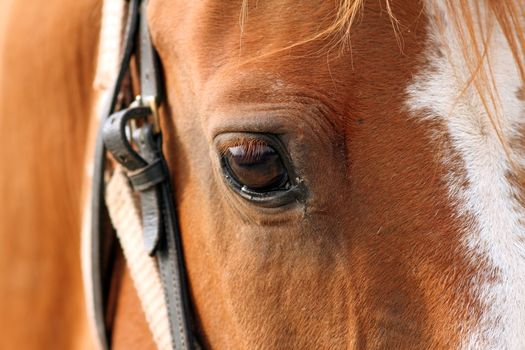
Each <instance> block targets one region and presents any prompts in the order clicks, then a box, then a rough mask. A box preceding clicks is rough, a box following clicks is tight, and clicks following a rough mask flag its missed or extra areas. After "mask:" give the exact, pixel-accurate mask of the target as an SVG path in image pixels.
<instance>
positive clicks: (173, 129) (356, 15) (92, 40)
mask: <svg viewBox="0 0 525 350" xmlns="http://www.w3.org/2000/svg"><path fill="white" fill-rule="evenodd" d="M1 6H2V10H4V11H0V13H2V15H1V16H3V17H2V20H1V21H0V23H1V26H2V30H1V31H0V32H1V33H2V34H1V36H0V45H1V48H2V51H1V52H2V61H1V64H0V86H1V88H0V96H1V102H0V106H1V107H0V108H1V112H2V113H0V132H1V133H2V136H1V137H0V140H1V141H0V142H1V143H2V147H0V150H1V151H0V152H1V153H0V154H1V159H2V163H3V164H6V166H4V167H3V169H2V171H1V172H0V181H1V186H0V193H1V198H2V203H3V204H2V209H3V210H2V211H1V214H0V215H1V219H0V225H1V226H0V232H1V235H0V240H1V241H0V242H1V243H0V249H1V253H0V256H1V259H2V264H1V265H0V268H1V269H2V280H1V281H2V282H1V284H0V285H1V289H0V290H1V291H2V294H1V295H2V298H1V303H2V318H1V320H2V321H0V322H1V323H0V324H1V328H2V329H3V331H4V332H3V333H4V336H3V337H2V339H1V340H0V346H1V347H2V348H11V347H14V346H17V347H22V348H33V347H36V346H46V347H47V346H49V347H51V346H52V347H54V348H91V347H94V346H96V340H95V338H94V337H93V336H92V335H91V333H90V332H91V331H90V327H92V326H90V322H89V317H88V313H87V312H86V311H85V309H86V302H85V301H84V298H85V295H84V294H85V292H83V287H82V281H81V278H80V275H81V272H80V270H81V266H80V265H81V264H80V248H79V247H80V231H81V226H82V212H83V204H82V203H84V201H85V197H86V196H87V194H86V193H88V192H89V188H88V187H87V186H86V183H88V182H89V178H90V174H91V172H92V169H90V167H89V166H86V165H87V164H90V160H91V156H92V148H93V142H94V135H95V131H96V129H97V123H98V121H97V119H96V118H95V117H93V115H94V114H95V112H96V110H97V103H98V102H97V101H99V99H100V94H99V93H98V92H97V91H96V89H95V88H94V87H93V86H94V85H93V81H94V80H95V75H96V61H97V54H100V53H97V43H98V40H99V30H100V13H101V6H102V4H101V1H100V0H82V1H80V0H79V1H75V2H66V1H58V0H57V1H54V2H46V3H41V4H40V3H38V4H33V5H31V6H28V5H27V4H25V5H22V4H21V3H16V2H14V1H5V2H4V3H2V5H1ZM147 20H148V23H149V31H150V33H151V38H152V41H153V45H154V47H155V49H156V51H157V53H158V56H159V62H160V64H161V66H162V76H163V79H162V82H163V85H164V91H165V93H166V96H165V98H164V100H163V103H162V106H161V129H162V134H163V138H164V140H163V141H164V143H163V149H164V153H165V157H166V161H167V163H168V167H169V169H170V174H171V183H172V185H173V188H174V198H173V199H174V202H175V203H176V206H177V214H178V217H179V226H180V231H181V238H182V247H183V251H184V261H185V266H186V277H187V281H188V285H189V291H190V297H191V302H192V309H193V314H194V316H195V324H194V329H193V331H194V332H195V334H196V336H197V338H198V340H199V342H200V344H201V345H202V347H203V348H212V349H245V348H246V349H295V348H305V349H310V348H312V349H313V348H315V349H328V348H330V349H339V348H372V349H375V348H386V349H412V348H413V349H422V348H432V349H433V348H446V349H449V348H467V349H473V348H475V349H479V348H483V349H521V348H524V347H525V337H524V336H523V330H524V329H525V297H524V295H525V277H524V276H523V274H522V273H521V271H524V270H525V253H524V252H525V251H524V241H523V237H524V234H525V221H524V220H523V219H524V214H525V211H524V209H525V208H524V199H523V198H524V197H523V195H524V193H523V179H524V175H523V165H524V164H523V159H524V152H525V150H524V148H523V141H522V137H523V135H522V132H523V116H524V114H525V103H524V101H525V92H524V91H525V90H524V88H523V84H524V81H525V35H524V32H525V5H524V4H523V3H522V2H520V1H519V0H500V1H495V0H480V1H473V0H459V1H452V0H439V1H429V0H421V1H406V0H381V1H368V0H339V1H320V0H307V1H301V2H297V1H290V0H266V1H253V0H252V1H249V0H235V1H227V2H226V1H217V0H205V1H191V2H189V1H165V0H150V2H149V4H148V13H147ZM291 188H299V190H298V191H296V192H294V193H292V194H291V195H290V192H289V190H290V189H291ZM246 189H248V190H249V193H250V194H249V195H246V193H247V192H246ZM113 259H114V261H113V263H112V266H113V268H112V272H111V283H110V284H111V288H110V290H111V292H110V297H109V300H110V304H111V305H110V311H111V315H110V317H109V321H108V323H109V325H110V328H111V333H110V334H111V345H112V348H132V347H134V348H154V347H155V343H154V342H153V340H152V337H151V334H150V330H149V329H148V324H147V322H146V320H145V316H144V313H143V311H142V309H141V307H140V302H139V300H138V299H139V297H138V296H137V293H136V291H135V289H134V287H133V282H132V281H131V277H130V274H129V271H128V269H127V267H126V265H127V263H126V262H125V260H124V258H123V257H122V253H119V252H118V251H117V253H116V255H115V256H114V258H113ZM6 335H7V336H6Z"/></svg>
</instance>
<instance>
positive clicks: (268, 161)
mask: <svg viewBox="0 0 525 350" xmlns="http://www.w3.org/2000/svg"><path fill="white" fill-rule="evenodd" d="M224 160H225V163H226V166H227V168H228V171H229V172H230V174H231V175H232V177H233V178H234V179H235V180H236V181H237V182H238V183H239V184H240V185H241V186H245V187H247V188H248V189H250V190H255V191H259V192H268V191H273V190H277V189H280V188H281V187H283V186H284V185H286V183H287V180H288V173H287V171H286V167H285V166H284V164H283V161H282V159H281V156H280V155H279V153H278V152H277V151H276V150H275V149H274V148H273V147H272V146H271V145H269V144H266V143H252V144H247V145H236V146H232V147H228V149H227V151H226V154H225V155H224Z"/></svg>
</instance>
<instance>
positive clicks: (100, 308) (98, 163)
mask: <svg viewBox="0 0 525 350" xmlns="http://www.w3.org/2000/svg"><path fill="white" fill-rule="evenodd" d="M139 5H140V1H139V0H131V1H130V2H129V7H128V18H127V22H126V28H125V32H124V47H123V49H122V56H121V59H120V68H119V71H118V74H117V77H116V79H115V82H114V83H113V87H112V94H111V97H110V99H109V100H107V101H106V103H105V105H104V108H103V110H102V115H101V116H100V118H101V120H102V123H101V126H100V130H99V132H98V135H97V140H96V143H95V159H94V169H93V180H92V186H93V187H92V191H91V259H90V260H91V269H90V272H91V287H92V290H91V294H92V298H93V317H94V319H95V325H96V331H97V336H98V339H99V343H100V346H101V347H102V348H103V349H108V348H109V334H108V332H107V329H106V324H105V315H106V312H105V310H106V298H107V295H108V289H109V276H110V275H111V272H110V271H108V268H107V267H108V266H106V263H105V261H106V260H108V255H109V254H110V252H109V250H110V248H109V246H111V244H109V243H107V242H108V241H111V240H112V239H114V238H113V237H111V236H109V235H108V232H107V229H106V226H107V225H106V223H107V221H108V219H107V217H108V215H107V209H106V206H105V203H104V169H105V167H106V156H105V154H106V149H105V146H104V142H103V140H102V133H101V129H102V125H103V122H104V120H105V119H106V118H107V117H108V116H109V115H110V114H111V113H113V111H114V109H115V105H116V103H117V99H118V94H119V92H120V90H121V86H122V81H123V80H124V77H125V75H126V73H127V71H128V67H129V62H130V60H131V56H132V54H133V51H134V49H135V40H133V38H135V37H136V33H137V27H138V21H139V10H140V7H139Z"/></svg>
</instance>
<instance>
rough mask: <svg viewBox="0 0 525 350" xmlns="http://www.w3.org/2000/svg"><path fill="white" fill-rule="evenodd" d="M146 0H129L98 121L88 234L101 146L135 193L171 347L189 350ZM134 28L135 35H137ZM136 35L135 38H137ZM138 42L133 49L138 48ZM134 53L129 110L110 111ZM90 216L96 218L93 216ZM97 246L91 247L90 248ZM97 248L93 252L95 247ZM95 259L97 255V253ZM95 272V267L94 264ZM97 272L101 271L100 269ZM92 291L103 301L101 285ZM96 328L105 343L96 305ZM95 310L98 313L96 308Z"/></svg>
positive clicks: (98, 193) (99, 194)
mask: <svg viewBox="0 0 525 350" xmlns="http://www.w3.org/2000/svg"><path fill="white" fill-rule="evenodd" d="M146 7H147V0H143V1H141V0H130V2H129V10H128V13H129V17H128V25H127V30H126V35H125V38H124V51H123V58H122V62H121V67H120V71H119V74H118V77H117V81H116V83H115V88H114V90H113V96H112V98H111V102H110V104H109V106H108V114H107V115H108V116H109V117H107V118H105V120H104V121H103V122H102V124H103V127H102V129H101V131H100V134H99V138H100V137H102V139H103V144H101V143H100V142H99V143H97V146H98V148H97V159H96V163H97V166H98V167H97V169H96V171H97V173H96V177H97V179H98V181H99V183H98V184H95V189H94V190H95V193H94V195H93V200H94V201H96V203H95V202H94V204H93V209H94V211H93V212H94V213H95V209H96V213H97V218H96V219H98V222H97V223H96V225H95V223H94V225H93V228H94V229H96V230H98V231H97V232H94V234H93V236H94V237H97V239H98V243H97V244H98V245H99V246H98V247H96V246H94V247H93V248H98V249H100V243H99V242H101V241H102V237H103V235H104V233H103V231H104V230H103V229H102V225H101V223H100V222H101V221H102V219H103V215H102V212H103V205H104V203H103V201H102V198H103V192H104V185H103V175H104V172H105V158H106V151H105V150H106V149H107V150H108V151H109V152H110V153H111V155H112V157H113V159H114V160H116V161H117V162H118V163H120V165H121V166H122V167H123V168H124V169H125V170H126V173H127V176H128V178H129V180H130V182H131V184H132V186H133V189H134V190H135V192H136V193H137V194H138V198H139V202H140V208H141V212H142V224H143V237H144V246H145V248H144V249H146V250H147V252H148V253H149V254H150V255H152V256H156V258H157V263H158V268H159V272H160V276H161V281H162V284H163V289H164V296H165V299H166V305H167V307H168V318H169V321H170V330H171V336H172V337H171V338H172V341H173V344H172V345H173V348H174V349H177V350H178V349H193V348H194V347H193V337H192V335H191V332H190V329H191V320H190V315H191V313H190V302H189V296H188V290H187V285H186V279H185V272H184V260H183V255H182V247H181V241H180V233H179V228H178V223H177V216H176V211H175V206H174V203H173V194H172V190H171V185H170V176H169V171H168V167H167V165H166V162H165V159H164V156H163V153H162V137H161V133H160V125H159V118H158V111H157V105H158V104H159V102H160V96H159V91H160V88H159V85H158V82H159V79H158V73H157V72H158V69H157V67H156V53H155V49H154V48H153V45H152V43H151V39H150V35H149V31H148V26H147V18H146ZM137 30H138V36H137ZM137 39H138V40H137ZM137 46H138V47H137ZM131 56H134V57H135V61H136V62H137V63H138V66H139V72H140V85H141V86H140V91H141V94H140V96H138V97H137V98H136V100H135V102H133V103H132V104H131V105H130V106H129V107H128V108H126V109H123V110H119V111H115V105H116V103H117V99H118V98H117V95H118V94H119V93H120V92H121V90H122V87H121V85H122V84H121V82H122V79H123V77H124V76H125V75H126V74H128V73H129V69H130V58H131ZM94 219H95V218H94ZM94 250H96V249H94ZM96 251H98V250H96ZM96 258H98V259H99V260H98V261H100V257H96ZM98 268H99V270H100V265H99V266H98ZM101 275H102V273H101ZM98 286H99V288H100V290H99V291H96V293H94V294H95V295H98V297H99V298H98V300H99V301H100V302H102V299H103V298H102V296H103V295H104V292H103V291H102V283H99V284H98ZM95 311H98V312H100V313H99V314H98V316H97V315H96V322H97V330H98V332H99V336H101V337H102V338H103V339H102V340H103V341H102V343H103V344H106V346H107V344H108V341H107V331H106V329H105V326H104V324H103V321H104V317H103V314H104V313H103V311H104V307H103V304H102V303H101V304H99V307H96V308H95ZM95 314H97V313H96V312H95Z"/></svg>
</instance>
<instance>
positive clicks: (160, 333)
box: [106, 169, 172, 350]
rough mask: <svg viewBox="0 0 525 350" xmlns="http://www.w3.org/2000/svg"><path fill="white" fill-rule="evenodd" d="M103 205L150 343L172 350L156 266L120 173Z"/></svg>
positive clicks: (107, 191)
mask: <svg viewBox="0 0 525 350" xmlns="http://www.w3.org/2000/svg"><path fill="white" fill-rule="evenodd" d="M106 204H107V206H108V209H109V215H110V217H111V221H112V222H113V226H114V227H115V229H116V230H117V236H118V238H119V241H120V245H121V246H122V250H123V251H124V257H125V258H126V261H127V265H128V268H129V270H130V273H131V278H132V280H133V284H134V286H135V289H136V290H137V294H138V296H139V299H140V303H141V305H142V309H143V310H144V313H145V315H146V320H147V322H148V326H149V328H150V330H151V333H152V334H153V339H154V340H155V343H156V344H157V347H158V348H159V349H166V350H168V349H171V344H172V341H171V334H170V326H169V320H168V313H167V310H168V308H167V306H166V302H165V299H164V292H163V289H162V283H161V280H160V275H159V271H158V268H157V263H156V260H155V258H152V257H150V256H149V255H148V254H147V252H146V250H145V248H144V241H143V237H142V223H141V215H140V211H139V209H138V206H137V204H136V201H135V199H134V195H133V190H132V189H131V186H130V185H129V182H128V179H127V177H126V176H125V175H124V174H123V172H122V170H121V169H117V170H116V171H115V173H114V174H113V176H112V177H111V180H110V181H109V183H108V185H107V188H106Z"/></svg>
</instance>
